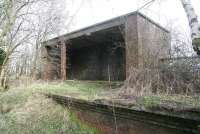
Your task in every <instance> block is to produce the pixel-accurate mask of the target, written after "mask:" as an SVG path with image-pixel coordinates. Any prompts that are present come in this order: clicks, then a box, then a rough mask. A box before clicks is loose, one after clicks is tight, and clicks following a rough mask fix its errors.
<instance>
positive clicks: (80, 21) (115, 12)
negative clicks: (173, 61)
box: [67, 0, 200, 31]
mask: <svg viewBox="0 0 200 134" xmlns="http://www.w3.org/2000/svg"><path fill="white" fill-rule="evenodd" d="M148 1H150V0H73V1H72V2H71V3H67V4H68V5H71V6H69V8H68V10H69V12H70V13H71V15H74V14H76V17H75V19H74V23H73V26H71V28H70V31H71V30H75V29H80V28H83V27H86V26H89V25H92V24H95V23H97V22H101V21H104V20H108V19H110V18H113V17H116V16H119V15H123V14H126V13H130V12H133V11H135V10H136V9H138V7H141V6H142V5H143V4H144V3H146V2H148ZM158 1H159V2H156V3H154V4H153V5H151V6H149V7H147V8H145V9H143V10H141V12H143V13H144V14H145V15H147V16H149V17H150V18H151V19H153V20H155V21H156V22H158V23H160V24H161V25H162V26H165V27H168V25H169V24H170V25H171V24H173V25H174V26H179V27H180V29H183V30H184V31H186V30H188V21H187V18H186V15H185V12H184V9H183V8H182V5H181V3H180V0H158ZM160 1H161V2H160ZM191 1H192V4H193V6H194V8H195V11H196V14H197V15H198V16H199V18H200V0H191ZM77 12H78V13H77Z"/></svg>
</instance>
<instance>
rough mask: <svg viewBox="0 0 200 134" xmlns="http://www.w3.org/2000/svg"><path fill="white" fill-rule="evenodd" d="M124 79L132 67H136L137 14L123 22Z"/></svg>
mask: <svg viewBox="0 0 200 134" xmlns="http://www.w3.org/2000/svg"><path fill="white" fill-rule="evenodd" d="M125 45H126V47H125V49H126V79H127V78H128V77H129V75H130V72H131V70H132V69H133V68H138V62H139V61H138V33H137V16H131V17H129V18H128V19H127V21H126V24H125Z"/></svg>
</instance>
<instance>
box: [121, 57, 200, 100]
mask: <svg viewBox="0 0 200 134" xmlns="http://www.w3.org/2000/svg"><path fill="white" fill-rule="evenodd" d="M198 61H199V59H198ZM198 61H195V60H193V59H192V60H191V59H189V60H188V59H183V60H182V61H181V60H180V59H178V60H177V61H176V60H173V61H170V63H169V62H168V63H164V64H161V66H159V68H154V69H148V68H144V69H136V68H134V69H131V71H130V75H129V77H128V79H127V80H126V81H125V83H124V86H123V87H122V88H121V90H120V92H119V97H120V98H130V97H131V96H148V95H156V94H157V95H159V94H165V95H173V94H180V95H186V96H187V95H192V96H193V95H196V96H197V95H198V93H199V92H200V90H199V89H200V67H199V64H198ZM165 62H166V61H165Z"/></svg>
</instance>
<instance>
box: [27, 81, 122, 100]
mask: <svg viewBox="0 0 200 134" xmlns="http://www.w3.org/2000/svg"><path fill="white" fill-rule="evenodd" d="M119 85H120V83H118V82H112V83H109V82H102V81H99V82H98V81H95V82H91V81H85V82H83V81H66V82H61V83H58V82H51V83H36V84H32V85H31V86H29V87H28V89H29V90H34V91H38V92H43V93H53V94H59V95H68V96H71V97H74V98H79V99H86V100H92V99H97V98H101V97H102V93H105V94H106V93H107V95H109V94H111V92H110V91H111V90H113V89H115V88H117V87H119ZM103 97H106V96H105V95H103Z"/></svg>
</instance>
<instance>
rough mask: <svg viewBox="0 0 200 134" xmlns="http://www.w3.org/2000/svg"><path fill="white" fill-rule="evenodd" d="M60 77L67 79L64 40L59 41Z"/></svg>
mask: <svg viewBox="0 0 200 134" xmlns="http://www.w3.org/2000/svg"><path fill="white" fill-rule="evenodd" d="M61 79H62V80H63V81H64V80H66V79H67V47H66V42H65V41H61Z"/></svg>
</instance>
